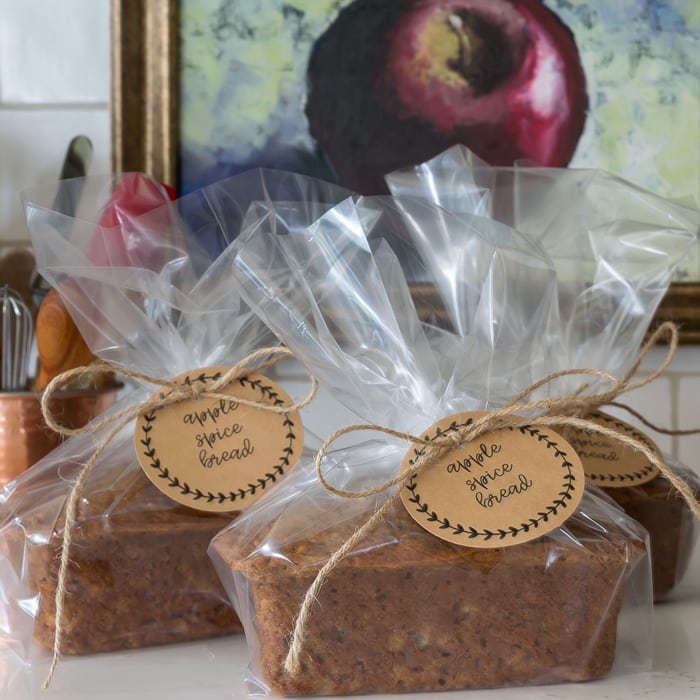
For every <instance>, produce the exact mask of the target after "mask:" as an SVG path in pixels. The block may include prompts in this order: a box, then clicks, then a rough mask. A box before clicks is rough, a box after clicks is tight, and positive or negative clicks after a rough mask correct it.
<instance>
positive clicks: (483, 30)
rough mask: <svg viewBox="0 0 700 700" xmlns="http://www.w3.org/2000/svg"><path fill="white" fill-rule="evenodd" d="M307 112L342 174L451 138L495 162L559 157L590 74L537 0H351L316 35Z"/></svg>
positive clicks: (354, 174) (357, 179)
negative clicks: (586, 79)
mask: <svg viewBox="0 0 700 700" xmlns="http://www.w3.org/2000/svg"><path fill="white" fill-rule="evenodd" d="M308 83H309V86H308V97H307V105H306V114H307V117H308V120H309V128H310V131H311V134H312V136H313V137H314V139H315V140H316V143H317V145H318V147H319V150H321V151H322V153H323V154H324V155H325V156H326V158H327V159H328V161H329V163H330V165H331V166H332V167H333V169H334V170H335V171H336V173H337V174H338V177H339V179H340V181H341V183H342V184H343V185H345V186H346V187H350V188H352V189H355V190H356V191H359V192H362V193H365V194H374V193H378V192H385V191H386V186H385V184H384V180H383V175H384V174H386V173H387V172H390V171H391V170H394V169H396V168H399V167H403V166H406V165H412V164H415V163H418V162H421V161H423V160H427V159H428V158H431V157H432V156H434V155H436V154H437V153H439V152H440V151H442V150H445V149H447V148H449V147H450V146H452V145H454V144H455V143H462V144H464V145H466V146H467V147H469V148H470V149H471V150H472V151H474V153H476V154H477V155H478V156H479V157H481V158H482V159H483V160H485V161H487V162H488V163H490V164H491V165H511V164H513V163H514V162H515V161H517V160H528V161H531V162H533V163H536V164H538V165H544V166H565V165H566V164H567V163H568V162H569V160H570V159H571V156H572V155H573V153H574V150H575V148H576V145H577V143H578V140H579V138H580V136H581V132H582V130H583V126H584V122H585V118H586V109H587V98H586V82H585V76H584V73H583V68H582V66H581V62H580V59H579V55H578V50H577V47H576V44H575V41H574V38H573V35H572V33H571V31H570V30H569V29H568V28H567V27H566V26H565V25H564V24H563V23H562V22H561V20H560V19H559V18H558V17H557V15H555V14H554V13H553V12H552V11H551V10H549V9H548V8H547V7H545V6H544V5H543V4H542V2H541V0H356V2H353V3H352V4H350V5H349V6H347V7H346V8H345V9H344V10H343V11H341V12H340V13H339V14H338V17H337V18H336V20H335V21H334V22H333V24H332V25H331V26H330V27H329V28H328V30H327V31H326V32H325V33H324V34H323V35H322V36H321V37H319V39H318V40H317V41H316V43H315V45H314V49H313V51H312V54H311V57H310V60H309V66H308Z"/></svg>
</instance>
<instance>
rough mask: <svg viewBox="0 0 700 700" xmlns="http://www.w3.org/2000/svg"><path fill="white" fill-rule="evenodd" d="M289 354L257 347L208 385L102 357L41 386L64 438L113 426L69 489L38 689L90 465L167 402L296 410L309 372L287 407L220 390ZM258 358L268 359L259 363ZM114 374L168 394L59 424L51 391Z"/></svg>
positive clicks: (47, 412) (50, 420) (59, 630)
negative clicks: (78, 423) (75, 424)
mask: <svg viewBox="0 0 700 700" xmlns="http://www.w3.org/2000/svg"><path fill="white" fill-rule="evenodd" d="M293 357H294V354H293V353H292V352H291V350H289V349H287V348H284V347H267V348H260V349H259V350H256V351H254V352H252V353H250V354H249V355H247V356H246V357H244V358H243V359H242V360H241V361H240V362H238V363H237V364H235V365H233V366H231V367H230V368H228V369H227V370H226V371H225V372H223V373H222V374H221V376H220V377H219V378H218V379H215V380H213V381H211V382H209V383H204V384H201V383H198V382H195V383H188V384H183V383H180V382H177V381H175V380H173V379H161V378H159V377H152V376H150V375H148V374H144V373H142V372H137V371H134V370H129V369H124V368H122V367H118V366H116V365H113V364H112V363H110V362H105V361H104V360H98V361H96V362H93V363H91V364H89V365H85V366H82V367H76V368H75V369H72V370H68V371H66V372H63V373H62V374H60V375H59V376H57V377H56V378H54V379H53V380H52V381H51V382H50V383H49V384H48V386H47V387H46V389H45V390H44V393H43V394H42V396H41V410H42V413H43V415H44V420H45V421H46V425H47V426H48V427H49V428H51V429H52V430H54V431H56V432H57V433H60V434H61V435H64V436H71V435H86V434H88V433H95V432H98V431H99V430H101V429H103V428H107V427H109V426H113V427H112V429H111V430H110V431H109V432H108V433H107V434H106V435H105V437H104V438H103V439H102V440H101V442H100V443H99V444H98V446H97V447H96V448H95V451H94V452H93V453H92V455H91V456H90V459H88V460H87V462H85V465H84V466H83V468H82V469H81V470H80V473H79V474H78V478H77V479H76V480H75V483H74V484H73V486H72V487H71V490H70V493H69V495H68V498H67V500H66V512H65V523H64V527H63V542H62V544H61V560H60V564H59V568H58V578H57V582H56V613H55V615H56V617H55V634H54V645H53V656H52V659H51V666H50V668H49V672H48V674H47V676H46V680H45V681H44V684H43V688H44V689H46V688H48V687H49V685H50V684H51V680H52V679H53V676H54V673H55V672H56V667H57V665H58V660H59V657H60V654H61V639H62V635H63V613H64V602H65V598H66V592H67V591H66V581H67V578H68V565H69V563H70V548H71V543H72V528H73V526H74V525H75V524H76V510H77V506H78V497H79V495H80V492H81V490H82V488H83V485H84V484H85V481H86V480H87V478H88V476H89V475H90V472H91V471H92V468H93V467H94V466H95V464H96V462H97V460H98V459H99V457H100V455H101V454H102V453H103V452H104V451H105V449H106V448H107V446H108V445H109V444H110V443H111V442H112V440H113V439H114V438H115V437H116V436H117V435H118V434H119V433H120V432H121V430H122V429H123V428H125V427H126V426H127V425H128V424H129V423H130V422H131V421H132V420H134V419H136V418H138V417H139V416H140V415H141V414H142V413H145V412H148V411H151V410H155V409H160V408H165V407H166V406H172V405H173V404H177V403H180V402H182V401H185V400H187V399H198V398H206V399H223V400H224V401H236V402H238V403H240V404H242V405H245V406H253V407H255V408H260V409H262V410H264V411H269V412H271V413H289V412H291V411H296V410H299V409H301V408H304V406H307V405H308V404H309V403H311V401H312V400H313V399H314V397H315V395H316V390H317V388H318V381H317V379H316V378H315V377H314V376H313V375H309V378H310V381H311V387H310V389H309V393H308V394H307V395H306V396H305V397H304V398H303V399H301V400H300V401H298V402H296V403H293V404H290V405H280V406H273V405H269V404H266V403H262V402H260V401H255V400H252V399H247V398H239V397H237V396H235V395H232V394H224V393H221V392H220V390H221V389H223V388H224V387H226V386H228V385H229V384H230V383H231V382H233V381H234V380H236V379H237V378H239V377H241V376H244V375H246V374H250V373H251V372H253V371H260V370H263V369H265V368H266V367H271V366H273V365H275V364H277V363H278V362H281V361H282V360H284V359H288V358H293ZM261 358H267V359H266V360H264V361H262V360H261ZM105 371H109V372H118V373H119V374H121V375H122V376H124V377H129V378H132V379H136V380H139V381H142V382H146V383H149V384H153V385H156V386H161V387H163V388H165V389H169V392H168V393H167V394H164V393H159V394H154V395H153V396H151V397H150V398H148V399H145V400H144V401H141V402H139V403H136V404H134V405H132V406H127V407H126V408H124V409H122V410H120V411H117V412H115V413H113V414H110V415H108V416H106V417H104V418H101V419H96V420H94V421H92V422H90V423H88V424H87V425H85V426H83V427H80V428H69V427H66V426H63V425H61V424H60V423H58V422H57V421H56V419H55V417H54V415H53V413H52V409H51V406H50V403H51V398H52V396H53V394H54V393H55V392H56V391H58V390H59V389H61V388H62V387H64V386H66V385H67V384H69V383H70V382H71V381H73V380H74V379H78V378H80V379H94V377H95V376H96V375H98V374H99V373H101V372H105Z"/></svg>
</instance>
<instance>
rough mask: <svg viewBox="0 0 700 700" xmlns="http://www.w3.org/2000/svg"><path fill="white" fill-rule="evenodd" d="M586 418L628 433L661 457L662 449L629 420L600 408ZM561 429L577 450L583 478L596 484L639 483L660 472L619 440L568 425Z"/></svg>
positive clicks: (612, 485)
mask: <svg viewBox="0 0 700 700" xmlns="http://www.w3.org/2000/svg"><path fill="white" fill-rule="evenodd" d="M586 418H587V420H590V421H592V422H593V423H596V424H597V425H602V426H604V427H607V428H612V429H613V430H615V431H617V432H618V433H620V434H621V435H629V436H630V437H632V438H634V439H635V440H637V441H639V442H641V443H642V444H643V445H645V446H646V447H648V448H649V450H651V451H652V452H653V453H654V454H655V455H656V456H657V457H658V458H659V459H661V451H660V450H659V448H658V447H657V446H656V444H655V443H654V441H653V440H652V439H651V438H650V437H649V436H648V435H647V434H646V433H643V432H642V431H641V430H637V429H636V428H635V427H634V426H632V425H630V424H629V423H626V422H625V421H623V420H620V419H619V418H616V417H614V416H611V415H609V414H607V413H603V412H602V411H594V412H593V413H591V414H589V415H587V416H586ZM561 432H562V434H563V435H564V436H565V437H566V439H567V440H568V441H569V442H570V443H571V444H572V445H573V446H574V448H575V449H576V451H577V452H578V455H579V457H580V458H581V461H582V462H583V468H584V471H585V472H586V478H587V479H588V480H589V481H590V482H591V483H593V484H595V485H596V486H604V487H605V488H611V487H612V488H621V487H625V486H639V485H640V484H645V483H647V482H649V481H651V480H652V479H655V478H656V477H657V476H658V475H659V469H658V467H656V466H655V465H653V464H652V463H651V462H650V461H649V459H648V458H647V457H646V456H645V455H643V454H642V453H641V452H638V451H637V450H635V449H633V448H632V447H629V446H626V445H625V444H623V443H621V442H620V441H617V440H610V439H608V438H606V437H605V436H603V435H600V434H597V433H593V432H589V431H585V430H582V429H580V428H573V427H567V428H566V429H564V430H562V431H561Z"/></svg>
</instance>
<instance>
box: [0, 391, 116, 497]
mask: <svg viewBox="0 0 700 700" xmlns="http://www.w3.org/2000/svg"><path fill="white" fill-rule="evenodd" d="M120 388H121V385H113V386H109V387H105V388H101V389H86V390H77V391H62V392H58V393H57V394H55V396H54V398H53V399H52V401H51V407H52V409H53V412H54V415H55V416H56V419H57V420H58V421H59V422H60V423H61V424H62V425H66V426H68V427H71V428H79V427H82V426H83V425H85V424H86V423H88V422H89V421H90V420H92V419H93V418H94V417H95V416H97V415H98V414H100V413H102V411H104V410H105V409H107V408H109V406H111V405H112V404H113V403H114V402H115V400H116V397H117V392H118V391H119V389H120ZM62 440H63V437H62V436H61V435H59V434H58V433H56V432H55V431H53V430H51V429H50V428H49V427H48V426H47V425H46V422H45V421H44V417H43V415H42V413H41V395H40V394H39V393H37V392H31V391H17V392H0V486H2V485H4V484H5V483H7V482H8V481H11V480H12V479H14V478H15V477H17V476H19V475H20V474H21V473H22V472H23V471H24V470H25V469H28V468H29V467H31V466H32V465H33V464H34V463H36V462H38V461H39V460H40V459H41V458H42V457H44V456H45V455H47V454H48V453H49V452H51V450H53V449H54V448H55V447H57V446H58V445H59V444H60V443H61V441H62Z"/></svg>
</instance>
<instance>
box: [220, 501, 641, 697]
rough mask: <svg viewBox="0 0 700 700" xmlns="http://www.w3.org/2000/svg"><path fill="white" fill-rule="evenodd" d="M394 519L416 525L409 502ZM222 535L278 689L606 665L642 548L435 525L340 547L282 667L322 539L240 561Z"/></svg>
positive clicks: (384, 686) (483, 677)
mask: <svg viewBox="0 0 700 700" xmlns="http://www.w3.org/2000/svg"><path fill="white" fill-rule="evenodd" d="M392 518H393V522H394V524H393V526H392V527H393V528H394V532H398V531H404V532H406V531H410V530H412V529H413V530H415V529H416V528H418V526H417V525H416V524H415V523H414V522H413V520H412V519H410V517H409V516H408V515H406V514H405V513H401V512H398V513H397V512H394V514H393V516H392ZM341 531H342V528H341V529H340V530H338V531H337V532H336V533H335V534H336V535H338V534H340V532H341ZM226 534H227V533H224V535H223V536H220V537H218V538H217V539H216V540H215V542H214V547H215V549H216V550H217V552H218V556H220V557H221V558H222V560H224V561H226V560H228V564H229V565H230V566H231V567H232V569H233V570H234V576H243V577H244V578H245V579H246V585H247V586H249V589H250V591H251V598H252V600H251V601H250V604H251V605H252V608H253V610H254V613H255V617H256V621H255V627H256V629H257V631H258V634H259V646H260V650H261V651H260V654H261V656H260V660H259V662H260V668H261V673H262V680H263V681H264V682H265V683H266V684H267V685H269V686H270V688H271V689H272V690H273V691H275V692H278V693H282V694H286V695H338V694H354V693H393V692H416V691H436V690H449V689H465V688H489V687H504V686H512V685H524V684H532V683H557V682H562V681H585V680H590V679H594V678H599V677H602V676H605V675H606V674H607V673H608V672H609V670H610V668H611V666H612V663H613V661H614V657H615V645H616V625H617V616H618V612H619V609H620V606H621V602H622V594H623V581H624V579H625V577H626V575H627V573H628V571H629V568H630V559H631V560H632V561H635V560H636V559H637V558H639V557H640V556H642V552H643V550H642V547H641V545H639V543H636V544H635V543H633V542H631V541H630V540H627V541H626V542H624V541H622V539H621V538H618V540H617V541H611V542H607V541H605V540H603V539H599V540H595V541H593V540H591V541H589V542H585V543H584V544H583V545H582V546H573V545H568V544H562V543H560V542H557V541H555V540H553V539H550V538H547V537H544V538H541V539H539V540H535V541H532V542H528V543H524V544H521V545H518V546H515V547H510V548H505V549H493V550H477V549H473V548H467V547H464V548H460V547H457V546H454V545H450V544H449V543H445V542H442V541H441V540H439V539H437V538H435V537H433V536H432V535H428V536H427V537H424V536H423V535H422V534H418V536H417V538H416V539H415V540H412V539H409V540H408V541H409V542H410V544H408V545H407V544H405V543H402V542H400V541H399V539H396V540H395V541H394V543H393V544H387V545H385V546H383V547H378V548H375V549H373V550H371V551H370V552H369V554H368V556H364V555H361V556H356V555H351V556H349V557H347V558H345V559H344V560H342V561H341V563H340V565H339V566H338V568H337V569H335V570H334V571H333V572H332V574H331V575H330V577H329V579H328V580H327V581H326V583H325V584H324V585H323V587H322V588H321V590H320V592H319V595H318V598H317V600H316V601H315V603H314V605H313V607H312V612H311V616H310V619H309V622H308V625H307V629H306V637H305V642H304V645H303V648H302V653H301V671H300V672H299V673H295V674H288V673H286V672H285V671H284V660H285V657H286V655H287V652H288V645H289V640H290V636H291V630H292V629H293V625H294V619H295V616H296V615H297V612H298V610H299V606H300V604H301V601H302V598H303V596H304V594H305V592H306V590H307V588H308V587H309V585H310V584H311V582H312V580H313V578H314V576H315V573H316V571H318V564H317V563H316V564H314V565H309V566H306V565H304V562H305V559H306V557H309V558H308V560H306V561H307V562H310V561H311V559H316V557H315V556H313V557H311V556H310V554H311V553H312V552H314V550H315V548H316V545H317V544H318V543H317V542H305V543H297V544H296V545H295V546H294V547H288V548H286V549H285V551H284V556H281V557H262V556H257V557H252V558H250V559H247V560H245V561H239V560H237V558H236V545H233V546H232V547H229V546H227V540H226ZM425 534H426V535H427V533H425ZM325 536H328V532H326V533H325ZM364 551H367V549H366V548H364ZM291 561H295V562H296V564H291V563H290V562H291ZM300 562H302V564H301V565H299V563H300Z"/></svg>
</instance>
